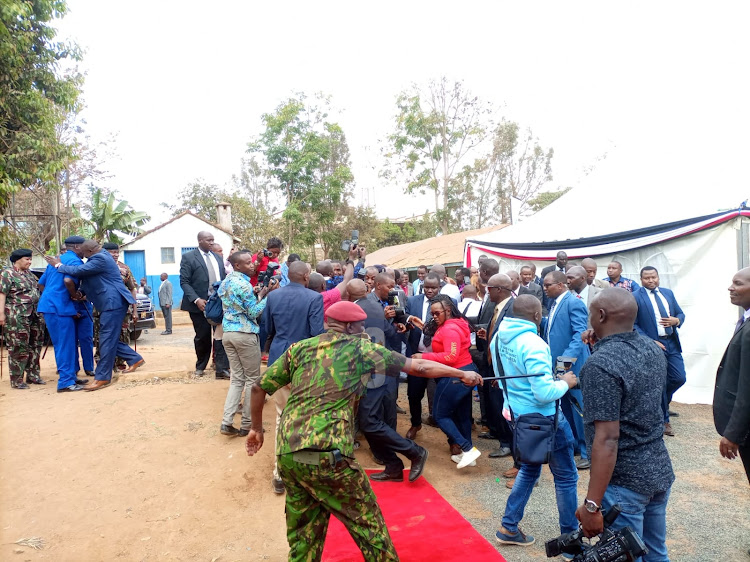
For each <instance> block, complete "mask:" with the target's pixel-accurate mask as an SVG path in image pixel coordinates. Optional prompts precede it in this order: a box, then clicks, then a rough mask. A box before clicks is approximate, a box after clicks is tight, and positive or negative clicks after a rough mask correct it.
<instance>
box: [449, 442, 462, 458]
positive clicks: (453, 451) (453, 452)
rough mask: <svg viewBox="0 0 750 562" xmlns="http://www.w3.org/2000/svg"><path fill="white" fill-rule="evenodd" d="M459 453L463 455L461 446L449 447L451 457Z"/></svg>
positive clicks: (456, 444) (454, 444) (455, 444)
mask: <svg viewBox="0 0 750 562" xmlns="http://www.w3.org/2000/svg"><path fill="white" fill-rule="evenodd" d="M461 453H463V451H462V450H461V446H460V445H459V444H458V443H453V445H451V455H460V454H461Z"/></svg>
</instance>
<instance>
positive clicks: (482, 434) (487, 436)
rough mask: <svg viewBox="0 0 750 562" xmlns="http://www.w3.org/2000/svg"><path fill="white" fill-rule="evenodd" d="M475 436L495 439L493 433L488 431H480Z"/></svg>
mask: <svg viewBox="0 0 750 562" xmlns="http://www.w3.org/2000/svg"><path fill="white" fill-rule="evenodd" d="M477 437H479V438H480V439H494V440H497V437H495V436H494V435H492V434H491V433H489V432H488V433H480V434H479V435H477Z"/></svg>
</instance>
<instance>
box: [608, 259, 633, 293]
mask: <svg viewBox="0 0 750 562" xmlns="http://www.w3.org/2000/svg"><path fill="white" fill-rule="evenodd" d="M604 280H605V281H607V282H608V283H609V286H610V287H620V288H621V289H625V290H626V291H629V292H631V293H635V292H636V291H637V290H638V289H639V288H640V285H639V284H638V283H636V282H635V281H633V280H632V279H628V278H627V277H623V276H622V264H621V263H620V262H619V261H614V260H613V261H611V262H610V264H609V265H608V266H607V277H605V278H604Z"/></svg>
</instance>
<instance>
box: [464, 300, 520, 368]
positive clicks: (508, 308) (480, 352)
mask: <svg viewBox="0 0 750 562" xmlns="http://www.w3.org/2000/svg"><path fill="white" fill-rule="evenodd" d="M514 300H515V299H514V298H513V297H511V298H510V300H508V302H506V303H505V306H504V307H503V309H502V310H501V311H500V313H499V314H498V317H497V322H495V326H494V328H495V329H494V330H493V332H492V333H491V334H490V333H489V329H490V327H489V325H488V326H487V330H488V333H487V339H486V340H483V339H481V338H477V351H476V352H472V354H471V358H472V359H473V360H474V364H475V365H476V366H477V367H478V368H479V372H480V373H481V374H482V375H483V376H491V375H492V373H491V371H492V368H491V367H490V363H489V361H488V359H487V357H488V355H489V354H490V345H489V344H490V342H491V341H492V338H493V337H495V334H497V330H498V328H499V327H500V323H501V322H502V321H503V318H505V317H506V316H508V317H510V316H513V301H514ZM496 307H497V304H496V303H494V302H492V301H489V300H488V301H487V302H486V303H485V306H484V307H483V308H482V312H481V314H480V315H479V323H480V324H482V323H487V324H490V323H491V322H492V316H493V315H494V314H495V308H496ZM485 309H487V310H488V311H489V312H488V313H487V314H485ZM500 370H501V371H502V366H501V367H500Z"/></svg>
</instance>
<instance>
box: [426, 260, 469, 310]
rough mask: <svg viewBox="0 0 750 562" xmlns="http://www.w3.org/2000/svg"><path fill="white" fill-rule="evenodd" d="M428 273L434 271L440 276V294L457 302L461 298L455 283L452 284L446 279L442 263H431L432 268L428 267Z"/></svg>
mask: <svg viewBox="0 0 750 562" xmlns="http://www.w3.org/2000/svg"><path fill="white" fill-rule="evenodd" d="M430 273H436V274H437V275H438V277H440V283H441V285H442V287H441V288H440V294H441V295H448V296H449V297H450V298H452V299H453V300H454V301H456V302H459V301H460V300H461V291H459V290H458V287H457V286H456V285H452V284H451V283H450V282H449V281H448V275H447V273H446V271H445V266H444V265H443V264H441V263H436V264H435V265H433V266H432V269H430Z"/></svg>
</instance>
